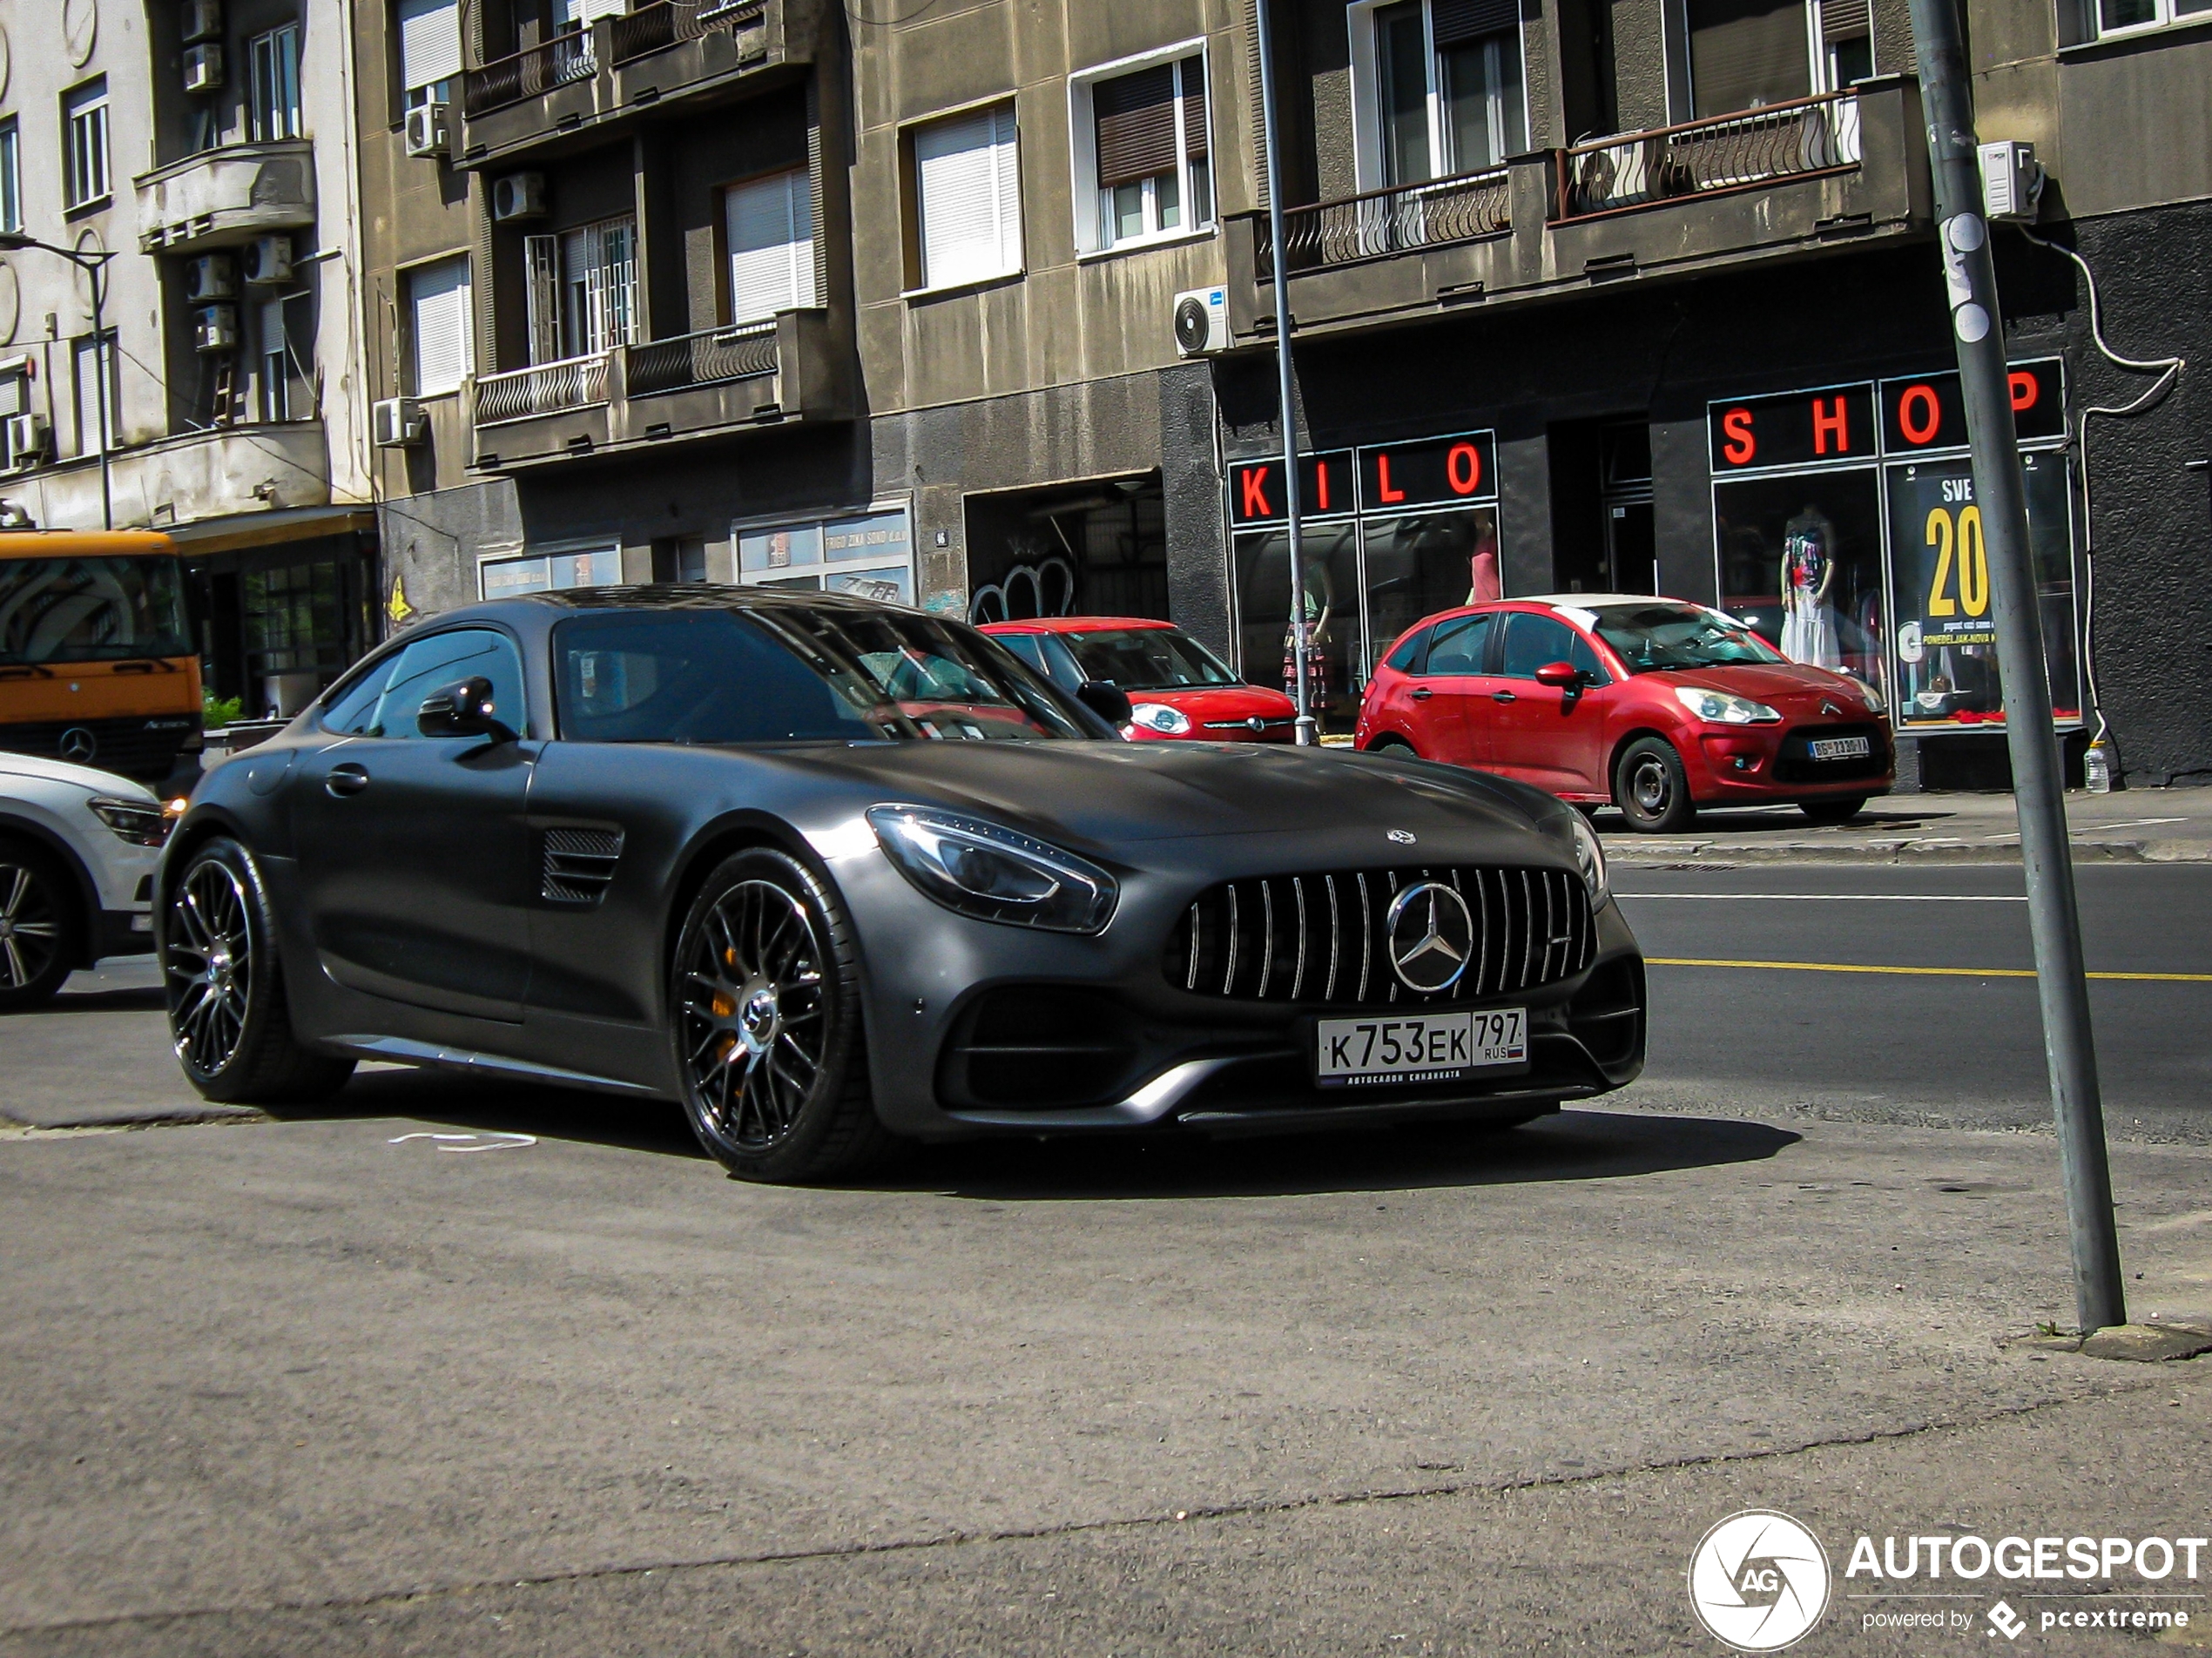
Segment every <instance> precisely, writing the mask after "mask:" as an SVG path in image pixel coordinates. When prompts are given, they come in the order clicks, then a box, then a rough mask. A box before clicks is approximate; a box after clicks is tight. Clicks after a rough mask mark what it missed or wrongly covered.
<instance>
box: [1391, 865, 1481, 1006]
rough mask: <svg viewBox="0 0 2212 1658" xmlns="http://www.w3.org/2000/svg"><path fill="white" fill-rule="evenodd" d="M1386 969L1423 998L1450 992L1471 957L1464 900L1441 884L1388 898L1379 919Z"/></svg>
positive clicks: (1410, 888) (1471, 939)
mask: <svg viewBox="0 0 2212 1658" xmlns="http://www.w3.org/2000/svg"><path fill="white" fill-rule="evenodd" d="M1383 938H1384V939H1385V940H1386V942H1387V944H1388V946H1389V949H1390V965H1391V969H1392V971H1393V972H1394V973H1396V974H1398V980H1399V983H1400V984H1403V985H1404V986H1405V987H1406V988H1407V989H1408V990H1412V991H1415V992H1417V993H1418V994H1421V995H1424V996H1433V995H1434V994H1437V993H1438V992H1439V991H1442V990H1449V989H1450V988H1451V987H1453V985H1455V984H1457V983H1458V982H1459V981H1460V974H1463V973H1465V972H1466V971H1467V960H1468V958H1469V957H1470V956H1472V955H1473V954H1474V917H1473V916H1472V915H1470V914H1468V913H1467V900H1465V899H1463V898H1461V897H1460V895H1459V893H1456V892H1454V891H1453V889H1452V888H1451V887H1449V886H1446V885H1445V884H1444V883H1443V882H1442V881H1433V880H1432V881H1421V882H1419V883H1417V884H1416V885H1414V886H1408V887H1407V888H1406V890H1405V891H1404V892H1402V893H1399V895H1398V896H1397V897H1396V898H1394V899H1393V900H1391V901H1390V909H1389V911H1388V912H1387V913H1386V914H1385V915H1384V917H1383Z"/></svg>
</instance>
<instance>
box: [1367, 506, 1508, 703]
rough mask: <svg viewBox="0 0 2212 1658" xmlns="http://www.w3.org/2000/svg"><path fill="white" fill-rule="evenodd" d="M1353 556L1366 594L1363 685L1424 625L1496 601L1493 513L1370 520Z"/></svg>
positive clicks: (1495, 519) (1495, 517)
mask: <svg viewBox="0 0 2212 1658" xmlns="http://www.w3.org/2000/svg"><path fill="white" fill-rule="evenodd" d="M1360 551H1361V555H1362V556H1363V558H1364V559H1365V561H1366V590H1367V648H1366V652H1365V654H1364V655H1363V656H1362V657H1361V658H1360V663H1361V667H1362V671H1363V677H1366V676H1367V675H1372V673H1373V671H1374V664H1375V663H1376V662H1377V661H1378V660H1379V658H1380V657H1381V656H1382V654H1383V652H1384V651H1386V650H1389V649H1390V647H1391V644H1392V642H1393V640H1395V639H1396V638H1397V637H1398V636H1399V634H1401V633H1403V632H1405V631H1406V629H1408V628H1410V627H1412V626H1413V623H1416V622H1418V621H1420V619H1421V618H1422V617H1425V616H1434V615H1435V614H1436V613H1437V612H1438V611H1439V610H1451V609H1453V608H1454V607H1455V606H1458V605H1461V604H1473V603H1479V602H1480V601H1481V600H1484V599H1494V598H1497V597H1499V596H1500V581H1499V573H1498V509H1496V508H1495V507H1477V508H1474V509H1472V510H1468V511H1460V512H1432V513H1421V514H1418V515H1415V516H1411V517H1405V518H1370V519H1367V520H1366V521H1365V522H1363V524H1362V525H1361V528H1360Z"/></svg>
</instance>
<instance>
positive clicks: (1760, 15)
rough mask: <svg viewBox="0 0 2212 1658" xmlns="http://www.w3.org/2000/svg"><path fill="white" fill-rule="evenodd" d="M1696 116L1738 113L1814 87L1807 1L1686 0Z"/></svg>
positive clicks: (1784, 100)
mask: <svg viewBox="0 0 2212 1658" xmlns="http://www.w3.org/2000/svg"><path fill="white" fill-rule="evenodd" d="M1683 26H1684V33H1685V34H1686V36H1687V37H1688V39H1689V117H1690V118H1695V119H1698V120H1703V119H1704V118H1708V117H1710V116H1716V115H1734V114H1736V113H1737V112H1738V111H1743V110H1757V109H1764V108H1765V107H1766V106H1767V105H1769V104H1786V103H1788V102H1790V101H1791V99H1792V98H1805V97H1808V96H1810V95H1811V92H1812V90H1813V85H1812V79H1813V59H1812V55H1811V45H1812V43H1811V24H1810V19H1809V16H1808V10H1807V6H1806V0H1683Z"/></svg>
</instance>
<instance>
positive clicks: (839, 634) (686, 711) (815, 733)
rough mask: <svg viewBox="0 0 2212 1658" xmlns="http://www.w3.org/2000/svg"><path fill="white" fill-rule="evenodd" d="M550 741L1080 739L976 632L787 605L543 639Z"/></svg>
mask: <svg viewBox="0 0 2212 1658" xmlns="http://www.w3.org/2000/svg"><path fill="white" fill-rule="evenodd" d="M553 637H554V657H555V662H556V675H557V684H558V687H559V697H560V716H561V734H562V735H563V737H565V738H570V739H572V740H576V741H581V742H590V743H805V742H883V741H900V740H907V741H914V740H923V739H932V738H934V739H937V740H941V741H953V742H974V741H981V740H988V739H991V738H1015V739H1023V738H1027V739H1031V740H1035V739H1040V738H1082V737H1089V736H1092V735H1094V733H1093V732H1092V731H1089V729H1088V728H1087V727H1086V725H1084V722H1083V720H1082V716H1081V715H1080V714H1078V713H1077V712H1076V711H1075V710H1073V709H1072V708H1070V707H1069V706H1068V705H1067V704H1065V703H1064V702H1062V700H1061V698H1059V697H1058V696H1057V695H1056V694H1055V693H1054V692H1053V691H1051V689H1050V688H1049V687H1048V686H1046V685H1044V684H1042V682H1041V681H1040V680H1039V679H1038V678H1037V677H1035V675H1033V674H1031V673H1029V672H1028V671H1027V670H1025V669H1023V668H1022V666H1021V665H1020V664H1018V663H1016V662H1015V661H1014V659H1013V658H1012V657H1008V656H1007V655H1006V654H1005V653H1004V652H1002V651H1001V650H998V649H997V648H996V647H995V646H994V645H992V644H990V643H989V642H988V641H987V640H985V639H984V638H982V637H981V635H979V634H976V633H974V632H972V631H970V630H968V629H967V628H964V627H960V626H958V625H957V624H954V623H945V622H941V621H939V620H937V619H936V618H935V617H925V616H916V615H912V614H909V613H907V612H904V611H899V610H889V609H886V610H881V611H861V610H843V609H838V610H831V609H829V608H827V607H824V608H822V609H820V610H814V609H812V608H808V607H802V606H798V605H793V606H790V607H785V606H778V607H776V608H775V609H773V610H770V609H768V608H766V607H765V606H764V607H763V608H762V609H761V610H753V611H735V610H725V609H721V608H712V609H706V608H701V609H696V610H633V611H628V612H623V611H616V612H611V613H607V614H602V615H596V616H586V617H576V618H574V619H572V620H570V621H566V622H563V623H561V624H560V625H559V627H557V628H556V629H555V630H554V636H553Z"/></svg>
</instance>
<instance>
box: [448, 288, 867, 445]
mask: <svg viewBox="0 0 2212 1658" xmlns="http://www.w3.org/2000/svg"><path fill="white" fill-rule="evenodd" d="M851 354H852V352H851V347H850V345H849V343H847V344H844V345H840V343H839V341H838V340H836V339H835V338H834V336H833V334H832V331H831V328H830V323H829V313H828V312H827V311H826V310H823V309H819V308H816V309H813V310H805V311H786V312H783V313H780V314H779V315H778V316H777V317H776V318H775V319H774V320H772V321H765V322H757V323H745V324H740V325H738V326H737V327H728V328H709V329H705V330H703V331H701V332H700V333H698V334H678V335H674V336H672V337H671V338H668V339H663V340H646V341H644V342H643V343H641V344H638V345H634V346H623V347H617V349H615V350H613V351H607V352H599V353H596V354H592V355H590V356H586V357H572V358H570V359H568V360H567V361H563V362H554V363H541V364H538V365H536V366H535V367H529V368H519V369H516V370H514V371H512V372H511V373H508V374H486V375H483V376H482V377H480V378H479V379H478V380H477V381H476V382H475V393H474V403H473V408H474V410H475V428H476V431H475V461H474V462H473V463H472V464H473V466H474V468H475V469H476V470H478V471H489V470H491V469H494V468H497V469H501V470H505V469H508V468H515V467H527V466H533V465H538V464H543V463H544V462H551V461H559V460H564V459H568V458H571V457H574V456H577V455H592V454H596V453H600V452H603V451H606V452H615V453H620V452H624V451H627V450H631V449H637V448H650V447H652V446H655V445H658V444H662V443H666V442H670V441H679V440H682V439H685V438H696V437H707V436H713V435H722V434H727V433H732V432H738V431H744V430H750V429H752V428H759V427H763V426H775V425H781V424H783V423H786V422H787V421H842V420H850V419H852V418H853V396H852V390H851V381H852V376H851V374H850V372H849V370H848V368H847V367H846V364H847V363H848V362H849V360H850V357H851Z"/></svg>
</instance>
